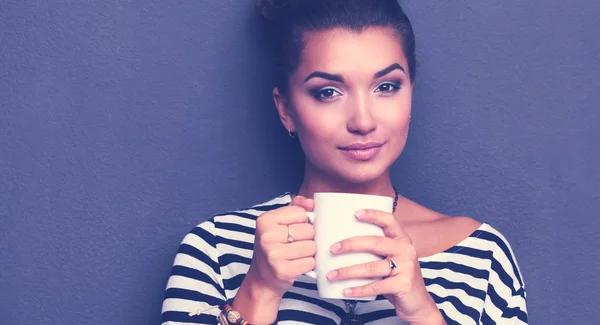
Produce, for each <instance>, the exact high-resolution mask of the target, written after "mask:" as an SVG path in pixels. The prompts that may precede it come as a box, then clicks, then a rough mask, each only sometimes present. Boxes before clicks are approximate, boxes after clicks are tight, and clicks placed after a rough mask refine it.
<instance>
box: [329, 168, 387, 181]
mask: <svg viewBox="0 0 600 325" xmlns="http://www.w3.org/2000/svg"><path fill="white" fill-rule="evenodd" d="M345 167H346V168H344V169H343V170H336V171H335V174H336V175H337V176H338V177H339V178H341V179H344V180H345V181H347V182H348V183H353V184H365V183H369V182H372V181H374V180H376V179H377V178H379V177H381V176H382V175H383V174H384V173H385V172H386V170H387V169H386V168H384V166H380V165H379V164H377V165H371V166H368V165H367V166H345Z"/></svg>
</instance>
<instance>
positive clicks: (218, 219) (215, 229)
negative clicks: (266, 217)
mask: <svg viewBox="0 0 600 325" xmlns="http://www.w3.org/2000/svg"><path fill="white" fill-rule="evenodd" d="M290 200H291V199H290V195H289V193H284V194H282V195H280V196H277V197H275V198H272V199H270V200H268V201H264V202H261V203H258V204H255V205H252V206H250V207H248V208H245V209H241V210H232V211H228V212H224V213H219V214H215V215H213V216H212V217H210V218H209V219H207V220H205V221H202V222H201V223H199V224H197V225H196V226H195V227H194V228H192V229H191V230H190V231H189V233H188V234H187V236H186V238H185V239H184V241H185V240H186V239H187V238H188V237H191V238H192V239H195V237H200V238H202V239H203V240H204V241H205V242H206V243H207V244H209V245H210V246H213V247H216V244H217V240H221V239H228V238H229V239H235V238H241V239H244V234H245V235H246V236H253V235H254V231H255V228H256V219H257V218H258V217H259V216H260V215H261V214H263V213H265V212H267V211H271V210H275V209H278V208H280V207H283V206H286V205H288V204H289V203H290Z"/></svg>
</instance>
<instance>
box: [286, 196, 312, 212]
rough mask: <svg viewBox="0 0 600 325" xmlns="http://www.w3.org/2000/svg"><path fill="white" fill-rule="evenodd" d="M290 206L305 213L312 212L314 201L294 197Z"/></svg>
mask: <svg viewBox="0 0 600 325" xmlns="http://www.w3.org/2000/svg"><path fill="white" fill-rule="evenodd" d="M290 205H293V206H299V207H302V208H304V210H306V211H312V210H313V209H314V208H315V200H313V199H309V198H306V197H304V196H301V195H296V197H294V199H293V200H292V202H291V203H290Z"/></svg>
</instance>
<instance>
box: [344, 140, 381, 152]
mask: <svg viewBox="0 0 600 325" xmlns="http://www.w3.org/2000/svg"><path fill="white" fill-rule="evenodd" d="M381 146H383V143H381V142H365V143H358V142H357V143H353V144H351V145H349V146H346V147H341V148H340V149H342V150H367V149H371V148H379V147H381Z"/></svg>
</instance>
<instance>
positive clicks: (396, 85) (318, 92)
mask: <svg viewBox="0 0 600 325" xmlns="http://www.w3.org/2000/svg"><path fill="white" fill-rule="evenodd" d="M381 86H390V88H391V89H389V90H385V91H384V90H379V91H378V89H379V88H381ZM398 90H400V82H397V81H395V82H392V81H386V82H382V83H381V84H379V85H378V86H377V88H375V92H378V93H382V94H385V95H388V96H389V95H392V94H395V93H396V92H398ZM325 91H333V92H335V93H337V95H332V96H325V97H324V96H322V95H323V93H324V92H325ZM310 93H311V95H312V96H313V97H314V98H315V99H316V100H318V101H321V102H327V101H331V100H332V99H333V98H335V97H338V96H341V94H340V92H339V91H338V90H337V89H335V88H333V87H325V88H318V89H314V90H310Z"/></svg>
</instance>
